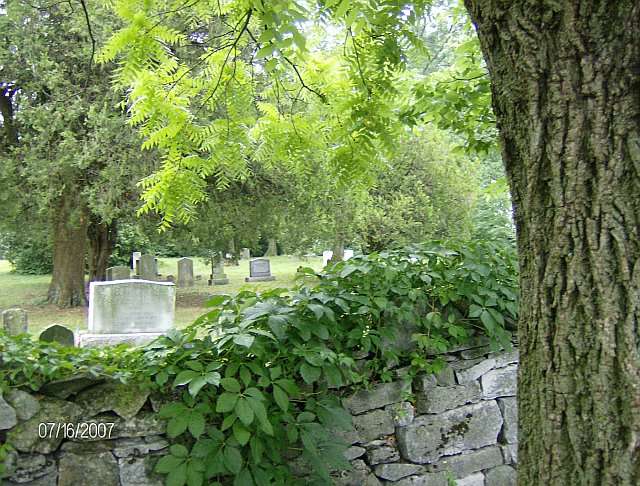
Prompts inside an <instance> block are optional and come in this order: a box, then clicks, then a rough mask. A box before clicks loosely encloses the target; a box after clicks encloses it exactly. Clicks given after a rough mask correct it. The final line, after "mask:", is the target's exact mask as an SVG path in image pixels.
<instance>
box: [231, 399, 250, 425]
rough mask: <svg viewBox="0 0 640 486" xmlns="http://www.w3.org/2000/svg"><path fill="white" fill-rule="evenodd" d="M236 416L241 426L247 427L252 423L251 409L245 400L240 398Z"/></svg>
mask: <svg viewBox="0 0 640 486" xmlns="http://www.w3.org/2000/svg"><path fill="white" fill-rule="evenodd" d="M235 410H236V415H238V418H239V419H240V420H241V421H242V423H243V424H245V425H247V426H249V425H251V422H253V409H252V408H251V406H250V405H249V403H248V401H247V400H246V399H245V398H240V399H239V400H238V404H237V405H236V408H235Z"/></svg>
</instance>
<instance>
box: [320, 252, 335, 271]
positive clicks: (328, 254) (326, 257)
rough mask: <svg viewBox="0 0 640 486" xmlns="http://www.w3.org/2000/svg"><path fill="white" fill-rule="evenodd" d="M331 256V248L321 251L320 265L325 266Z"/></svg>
mask: <svg viewBox="0 0 640 486" xmlns="http://www.w3.org/2000/svg"><path fill="white" fill-rule="evenodd" d="M332 257H333V252H332V251H331V250H325V251H323V252H322V266H323V267H326V266H327V263H329V260H331V258H332Z"/></svg>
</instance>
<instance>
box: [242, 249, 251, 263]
mask: <svg viewBox="0 0 640 486" xmlns="http://www.w3.org/2000/svg"><path fill="white" fill-rule="evenodd" d="M250 258H251V250H250V249H249V248H242V249H241V250H240V259H241V260H249V259H250Z"/></svg>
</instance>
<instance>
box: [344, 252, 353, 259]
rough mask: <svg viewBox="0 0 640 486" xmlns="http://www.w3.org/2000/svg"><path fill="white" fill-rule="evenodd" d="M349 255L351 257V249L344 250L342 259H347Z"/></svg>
mask: <svg viewBox="0 0 640 486" xmlns="http://www.w3.org/2000/svg"><path fill="white" fill-rule="evenodd" d="M351 257H353V250H345V251H344V255H343V257H342V259H343V260H348V259H349V258H351Z"/></svg>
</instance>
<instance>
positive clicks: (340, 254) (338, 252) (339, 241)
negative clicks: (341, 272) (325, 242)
mask: <svg viewBox="0 0 640 486" xmlns="http://www.w3.org/2000/svg"><path fill="white" fill-rule="evenodd" d="M332 251H333V256H332V257H331V260H329V261H330V262H334V263H335V262H341V261H342V260H343V258H344V238H342V237H341V236H338V237H337V238H336V241H335V242H334V243H333V249H332Z"/></svg>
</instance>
